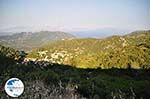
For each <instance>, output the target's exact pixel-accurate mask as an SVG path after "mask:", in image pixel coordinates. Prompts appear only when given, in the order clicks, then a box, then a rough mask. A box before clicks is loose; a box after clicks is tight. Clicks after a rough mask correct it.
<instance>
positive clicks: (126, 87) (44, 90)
mask: <svg viewBox="0 0 150 99" xmlns="http://www.w3.org/2000/svg"><path fill="white" fill-rule="evenodd" d="M91 41H92V40H91ZM22 55H23V54H20V53H19V51H17V50H14V49H12V48H9V47H4V46H0V82H1V83H0V98H1V99H7V98H11V97H9V96H8V95H7V94H6V92H5V90H4V85H5V83H6V81H7V80H8V79H10V78H12V77H17V78H19V79H21V80H22V81H23V83H24V86H25V90H24V92H23V94H22V95H21V96H19V99H48V98H50V99H114V98H116V99H123V98H124V99H148V98H147V97H150V94H149V93H150V90H149V89H150V86H149V84H150V78H149V76H150V70H149V69H138V70H135V69H131V68H128V69H115V68H113V69H100V68H97V69H80V68H74V67H71V66H68V65H63V64H61V65H60V64H48V65H45V64H47V62H36V61H26V62H25V61H23V60H22V58H24V56H22ZM19 56H20V57H21V58H17V57H19ZM20 59H21V60H20Z"/></svg>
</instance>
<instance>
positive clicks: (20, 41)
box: [0, 31, 74, 51]
mask: <svg viewBox="0 0 150 99" xmlns="http://www.w3.org/2000/svg"><path fill="white" fill-rule="evenodd" d="M72 38H74V36H73V35H71V34H68V33H65V32H59V31H58V32H57V31H56V32H50V31H40V32H34V33H31V32H22V33H17V34H13V35H9V36H0V44H2V45H5V46H8V47H12V48H16V49H18V50H25V51H29V50H31V49H34V48H39V47H41V46H43V45H44V44H46V43H47V42H50V41H56V40H63V39H72Z"/></svg>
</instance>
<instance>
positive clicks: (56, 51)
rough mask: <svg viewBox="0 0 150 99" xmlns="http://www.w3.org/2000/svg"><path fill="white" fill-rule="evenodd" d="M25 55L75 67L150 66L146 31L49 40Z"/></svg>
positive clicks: (149, 49) (149, 46)
mask: <svg viewBox="0 0 150 99" xmlns="http://www.w3.org/2000/svg"><path fill="white" fill-rule="evenodd" d="M28 59H29V60H32V59H33V60H35V59H37V60H39V61H41V60H44V61H48V62H51V63H58V64H66V65H71V66H75V67H79V68H98V67H100V68H105V69H106V68H112V67H114V68H129V67H132V68H136V69H138V68H150V62H149V60H150V31H138V32H132V33H130V34H128V35H124V36H111V37H107V38H104V39H92V38H86V39H72V40H63V41H57V42H52V43H49V44H47V45H46V46H44V47H42V48H39V49H37V50H34V51H32V52H31V53H29V54H28Z"/></svg>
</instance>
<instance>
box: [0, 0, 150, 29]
mask: <svg viewBox="0 0 150 99" xmlns="http://www.w3.org/2000/svg"><path fill="white" fill-rule="evenodd" d="M17 26H19V27H20V26H32V27H37V28H38V27H46V28H48V29H52V30H68V31H70V30H73V31H76V30H80V29H99V28H123V29H124V28H125V29H148V28H150V0H0V28H7V27H17Z"/></svg>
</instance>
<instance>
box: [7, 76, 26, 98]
mask: <svg viewBox="0 0 150 99" xmlns="http://www.w3.org/2000/svg"><path fill="white" fill-rule="evenodd" d="M5 91H6V93H7V94H8V95H9V96H11V97H18V96H20V95H21V94H22V93H23V91H24V84H23V82H22V81H21V80H20V79H18V78H11V79H9V80H8V81H7V82H6V84H5Z"/></svg>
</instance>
